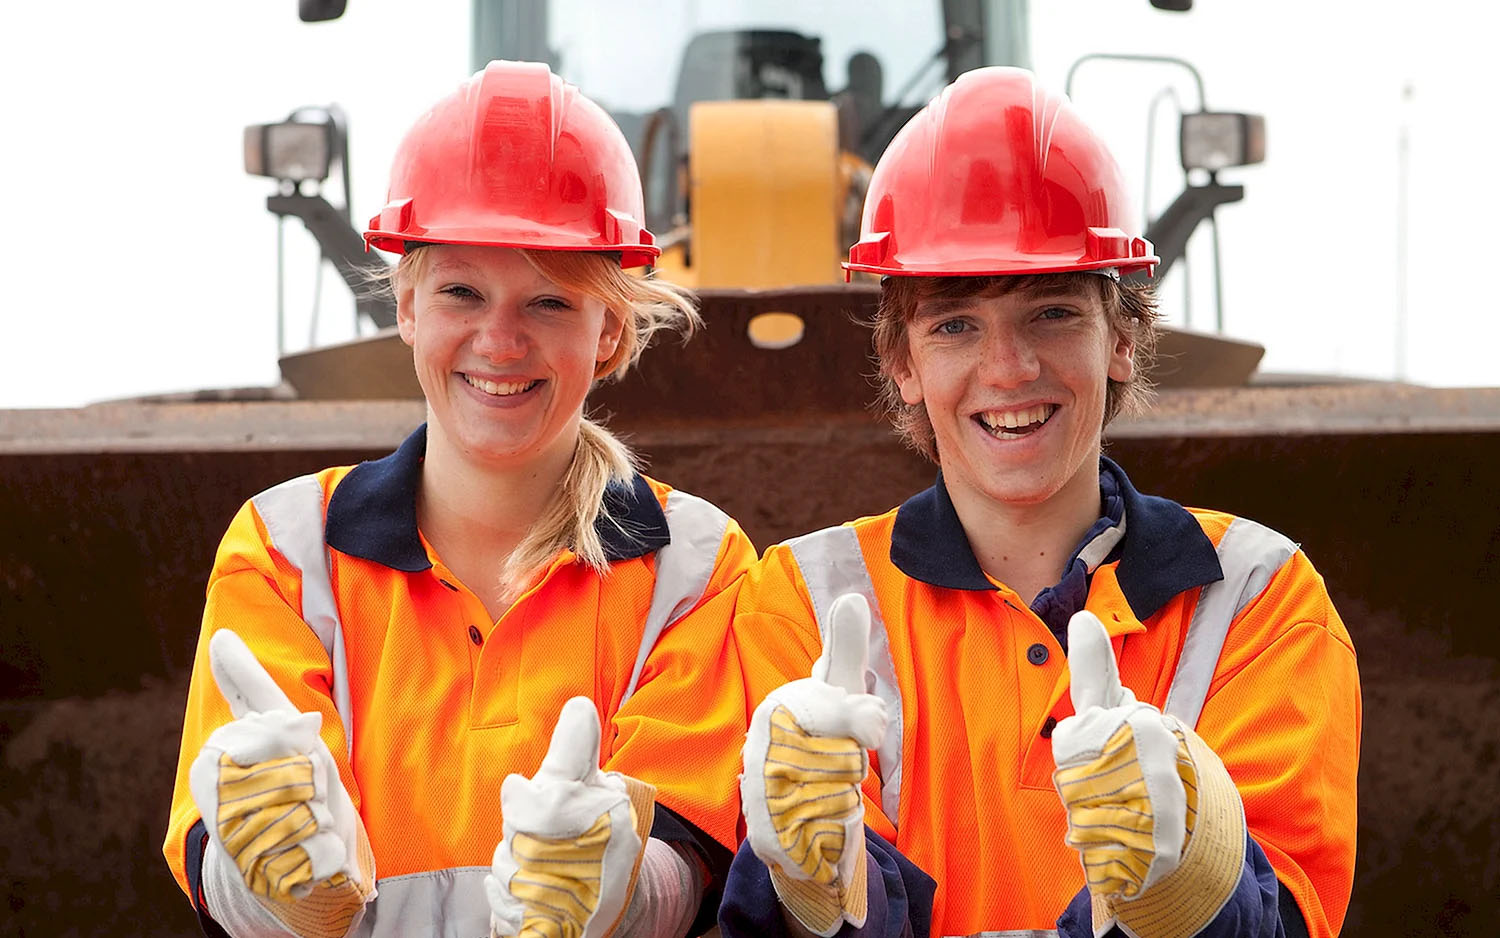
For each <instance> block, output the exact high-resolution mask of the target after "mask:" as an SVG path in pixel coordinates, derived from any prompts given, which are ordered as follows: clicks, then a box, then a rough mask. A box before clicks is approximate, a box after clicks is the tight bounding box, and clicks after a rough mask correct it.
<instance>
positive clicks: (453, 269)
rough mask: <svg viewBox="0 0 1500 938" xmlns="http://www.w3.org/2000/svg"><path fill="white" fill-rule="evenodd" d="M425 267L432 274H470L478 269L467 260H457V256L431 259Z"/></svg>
mask: <svg viewBox="0 0 1500 938" xmlns="http://www.w3.org/2000/svg"><path fill="white" fill-rule="evenodd" d="M427 269H428V270H429V271H430V272H432V273H434V274H436V273H460V274H472V273H474V272H475V271H476V270H478V269H479V268H477V267H475V266H474V265H473V264H470V263H469V262H468V261H462V260H459V259H457V258H448V259H445V260H439V261H433V262H432V264H431V265H430V266H428V268H427Z"/></svg>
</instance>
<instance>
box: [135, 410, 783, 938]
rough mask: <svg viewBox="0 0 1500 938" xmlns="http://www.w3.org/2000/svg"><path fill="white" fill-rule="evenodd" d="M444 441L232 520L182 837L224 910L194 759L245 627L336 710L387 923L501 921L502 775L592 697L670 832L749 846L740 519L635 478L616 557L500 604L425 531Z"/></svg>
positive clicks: (320, 481)
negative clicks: (424, 490) (743, 801)
mask: <svg viewBox="0 0 1500 938" xmlns="http://www.w3.org/2000/svg"><path fill="white" fill-rule="evenodd" d="M425 446H426V434H425V428H422V429H419V430H418V431H417V432H416V433H414V434H413V435H412V436H411V437H409V438H408V439H407V440H406V442H405V443H403V444H402V446H401V448H400V449H399V450H397V451H396V452H395V453H394V454H392V455H390V456H388V457H386V458H384V459H381V460H376V461H372V462H367V463H362V464H360V465H359V466H356V467H353V468H350V467H342V468H335V469H327V470H324V471H322V472H319V473H317V474H316V475H313V476H304V477H302V478H300V479H296V480H292V481H291V482H287V483H283V484H282V485H280V486H277V487H275V488H273V489H270V490H268V491H267V492H264V493H262V494H261V495H259V496H256V498H254V499H252V500H251V501H250V502H247V503H246V504H245V506H244V507H243V508H241V510H240V511H239V513H238V514H237V515H236V517H235V519H234V521H233V522H232V523H231V524H230V527H229V530H228V533H226V534H225V536H224V540H223V543H222V544H221V546H220V548H219V553H218V557H217V558H216V560H215V563H214V568H213V572H212V574H211V576H210V578H209V583H208V600H207V606H206V608H205V610H204V616H203V629H202V634H201V636H200V638H199V643H198V656H197V659H196V662H195V664H194V670H193V677H192V683H191V686H190V688H189V692H188V702H187V714H186V718H185V720H184V725H183V734H182V750H181V754H180V756H179V759H178V766H177V785H176V790H175V792H174V795H173V799H172V812H171V820H170V826H169V828H168V831H167V836H166V843H165V845H164V852H165V854H166V858H167V862H168V864H169V865H170V866H171V868H172V872H173V874H174V875H175V876H176V878H177V881H178V883H179V885H181V886H182V888H183V889H184V890H186V891H187V892H188V894H189V896H190V897H191V898H192V899H193V901H194V904H195V906H198V907H199V910H200V914H201V913H202V911H203V910H202V908H201V905H199V903H200V899H201V897H200V890H199V877H200V873H201V871H200V869H199V868H198V862H201V857H202V851H203V850H204V849H205V842H204V834H203V833H202V832H203V828H202V826H201V821H200V820H199V816H198V809H197V807H196V806H195V805H194V802H193V799H192V795H191V793H190V792H189V788H188V770H189V767H190V766H191V765H192V763H193V760H194V759H195V758H196V756H197V755H198V753H199V751H200V749H201V748H202V746H203V743H204V741H205V740H206V739H207V738H208V736H209V734H210V733H211V732H213V730H214V729H215V728H217V727H218V726H220V725H222V724H224V723H226V722H228V721H229V720H230V719H231V717H230V713H229V709H228V705H227V704H226V703H225V702H224V700H223V699H222V698H221V697H220V695H219V692H218V690H217V689H216V687H215V685H214V681H213V678H212V675H211V673H210V669H209V666H208V661H207V649H208V640H209V637H210V636H211V635H212V634H213V633H214V632H215V631H217V630H219V629H224V628H228V629H233V630H234V631H235V632H237V633H238V634H239V635H240V637H241V638H243V639H244V640H245V641H246V643H247V644H248V645H249V646H250V648H251V650H252V651H253V652H254V653H255V655H256V657H257V658H259V660H260V662H261V664H262V665H264V666H265V668H266V670H267V671H269V672H270V674H271V675H272V677H274V678H275V679H276V682H277V683H278V684H279V685H280V686H281V688H282V690H283V691H285V692H286V694H287V695H288V696H289V697H290V698H291V699H292V702H293V703H294V704H295V705H296V707H297V708H298V709H300V710H302V711H314V712H318V713H321V714H322V715H323V724H322V737H323V739H324V741H325V742H326V743H327V744H328V748H329V751H330V752H331V753H332V754H333V757H334V760H335V762H337V764H338V768H339V777H340V780H341V781H342V782H343V784H344V786H345V787H346V788H347V789H348V791H349V794H350V796H351V798H352V799H353V802H354V805H355V808H356V810H357V811H358V812H359V815H360V817H361V819H362V820H363V822H364V826H365V830H366V832H367V834H368V835H369V842H370V847H371V849H372V852H373V854H374V858H375V872H376V885H377V889H378V891H379V896H378V897H377V898H376V899H375V900H374V903H375V906H376V907H377V908H378V909H380V910H381V911H382V912H384V913H385V914H370V915H367V916H366V925H367V926H368V925H369V924H370V923H371V922H374V923H375V932H376V933H377V934H385V933H390V934H398V933H401V930H402V929H404V928H406V927H408V926H413V923H417V924H419V925H421V927H422V928H423V929H426V931H424V932H423V933H427V932H428V931H431V929H430V928H429V926H431V925H433V923H440V922H441V923H443V924H444V927H445V928H447V929H449V931H444V932H443V933H444V934H448V933H450V932H451V933H455V934H456V933H465V934H467V933H469V932H473V934H475V935H480V934H486V933H488V929H489V908H488V904H487V902H486V899H485V896H484V889H483V882H482V881H483V877H484V874H485V873H487V872H488V871H489V866H490V862H491V859H492V855H493V853H494V850H495V846H496V844H497V843H498V842H499V841H500V839H501V819H500V785H501V782H502V781H503V780H504V779H505V777H506V775H508V774H509V773H512V772H519V773H523V774H526V775H531V774H532V773H534V772H535V771H536V770H537V767H538V766H539V765H540V764H541V761H542V757H543V756H544V755H545V753H546V750H547V746H548V743H549V739H550V735H551V731H552V727H553V724H554V722H555V721H556V719H557V715H558V712H559V711H560V709H561V708H562V705H563V703H564V702H565V701H567V700H568V699H569V698H570V697H573V696H576V695H583V696H586V697H589V698H590V699H592V700H593V701H594V702H595V704H596V706H597V707H598V710H599V715H600V720H601V724H602V726H603V729H604V736H603V744H602V747H601V748H602V762H603V766H604V768H605V769H607V770H614V771H619V772H622V773H625V774H627V775H630V776H633V777H635V778H638V779H641V780H643V781H646V782H649V783H651V784H653V785H655V786H656V788H657V802H658V805H659V808H658V811H657V821H656V825H655V827H654V829H653V835H654V836H659V837H661V838H662V839H667V840H678V841H686V842H688V844H689V845H690V846H693V847H694V848H696V849H697V850H698V851H699V853H700V854H703V855H704V859H705V860H706V861H708V865H709V867H710V868H711V869H713V868H715V867H727V864H728V859H729V856H730V851H732V850H733V848H734V845H735V843H736V827H737V825H738V822H739V800H738V793H737V774H738V772H739V770H740V761H739V745H740V743H741V742H742V741H743V738H744V732H745V723H744V713H743V690H742V688H741V685H740V683H739V675H740V669H739V666H738V663H737V662H736V661H734V660H733V658H732V649H731V648H730V646H729V643H728V641H727V629H728V622H729V609H730V604H731V603H732V598H733V597H732V591H730V592H729V593H724V594H723V596H722V597H721V598H720V594H721V593H723V591H724V589H725V587H727V586H729V585H730V584H731V583H732V582H734V581H735V579H736V578H737V577H738V576H739V575H740V573H741V572H742V571H743V570H745V569H746V568H747V567H748V565H749V564H751V563H752V562H753V561H754V560H755V551H754V548H753V546H752V545H751V544H750V541H749V539H748V538H747V537H746V536H745V534H744V533H743V531H741V529H740V527H739V525H738V524H736V523H735V522H734V521H733V520H732V519H730V518H729V517H728V516H727V515H724V514H723V513H722V512H721V511H719V510H718V509H717V508H714V507H713V506H712V505H710V504H709V503H707V502H705V501H703V500H702V499H698V498H695V497H693V496H691V495H687V494H686V493H683V492H678V491H674V490H672V489H671V488H669V487H668V486H666V485H663V484H661V483H659V482H655V481H653V480H650V479H647V478H645V477H642V476H636V477H634V479H633V481H632V483H631V484H629V485H619V484H617V485H612V486H611V487H610V488H609V489H608V490H607V491H606V494H605V502H606V507H607V508H608V509H609V514H610V515H611V518H612V520H608V521H607V520H605V519H604V518H603V516H602V515H601V519H600V522H599V524H598V530H599V532H600V534H601V537H602V538H603V540H604V543H605V548H606V553H607V555H608V557H609V559H610V561H611V563H610V568H609V571H608V574H607V575H605V576H602V577H601V576H600V575H599V574H597V573H596V572H595V571H594V570H593V569H592V568H590V567H589V566H587V565H586V564H583V563H580V562H578V561H577V560H576V558H575V557H574V555H573V554H572V552H571V551H563V552H562V553H561V554H560V555H559V556H557V557H556V558H555V559H554V560H553V561H552V563H551V564H550V565H549V566H548V568H547V569H546V571H545V572H544V573H543V575H542V576H541V577H540V579H539V580H538V581H537V582H536V583H535V584H534V585H533V586H532V587H531V588H530V589H529V590H527V591H526V592H525V593H524V594H523V595H522V596H521V597H520V598H519V599H518V600H517V601H516V602H515V604H514V605H513V606H512V607H511V608H510V609H509V610H507V611H506V612H505V613H504V615H502V616H501V617H500V619H499V621H491V620H490V618H489V616H488V614H487V613H486V611H485V607H484V606H483V604H482V603H481V602H480V600H479V599H478V597H477V596H476V595H475V594H474V593H473V592H471V591H470V590H469V588H468V587H467V586H465V584H463V583H462V582H460V581H459V579H458V578H457V577H456V576H455V575H454V574H453V573H452V571H450V570H449V569H447V568H446V567H445V566H444V564H443V562H442V559H441V558H440V557H438V556H437V555H436V554H435V553H434V552H433V550H432V549H431V547H430V546H428V545H427V543H426V541H425V540H424V539H423V538H422V537H421V536H420V534H419V532H418V530H417V522H416V507H415V505H416V493H417V489H418V482H419V480H420V475H421V465H422V456H423V454H424V452H425ZM325 504H326V506H327V508H326V524H325V518H324V515H323V510H324V509H323V506H324V505H325ZM325 557H326V561H325V560H324V558H325ZM320 565H323V566H321V567H320ZM303 571H310V572H308V573H306V574H304V573H303ZM320 584H321V585H320ZM719 605H722V606H723V608H724V612H723V613H722V614H721V613H719V612H717V611H716V608H717V606H719ZM663 808H664V809H666V810H662V809H663ZM713 891H714V890H712V889H711V890H710V892H711V893H712V892H713ZM710 911H711V910H710ZM398 912H399V914H398ZM412 933H415V932H412ZM431 933H433V934H436V933H437V932H436V931H431Z"/></svg>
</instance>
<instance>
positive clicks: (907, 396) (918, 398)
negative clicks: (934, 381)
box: [890, 356, 922, 407]
mask: <svg viewBox="0 0 1500 938" xmlns="http://www.w3.org/2000/svg"><path fill="white" fill-rule="evenodd" d="M890 376H891V380H892V381H895V382H896V388H897V390H899V391H900V392H901V399H902V400H903V401H905V402H906V403H908V404H910V405H911V406H913V407H916V406H917V405H918V404H920V403H922V379H921V377H920V376H919V375H918V374H917V370H916V369H915V368H913V367H912V365H911V358H910V357H909V356H908V357H907V358H906V360H905V361H903V362H901V363H900V364H897V365H892V366H891V370H890Z"/></svg>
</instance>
